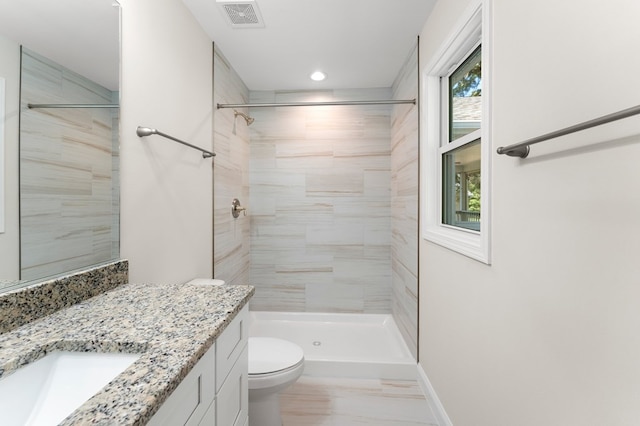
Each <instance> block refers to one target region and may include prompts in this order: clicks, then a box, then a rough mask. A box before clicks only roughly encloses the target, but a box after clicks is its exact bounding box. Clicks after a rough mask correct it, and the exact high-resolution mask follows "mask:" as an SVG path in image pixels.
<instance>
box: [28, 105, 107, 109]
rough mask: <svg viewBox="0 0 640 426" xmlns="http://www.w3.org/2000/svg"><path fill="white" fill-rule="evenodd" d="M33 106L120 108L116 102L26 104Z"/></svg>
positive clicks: (30, 107) (31, 107) (29, 106)
mask: <svg viewBox="0 0 640 426" xmlns="http://www.w3.org/2000/svg"><path fill="white" fill-rule="evenodd" d="M27 107H28V108H29V109H33V108H120V105H118V104H27Z"/></svg>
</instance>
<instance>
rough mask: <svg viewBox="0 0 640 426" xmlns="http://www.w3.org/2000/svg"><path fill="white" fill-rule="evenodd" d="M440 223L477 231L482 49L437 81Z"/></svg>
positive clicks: (478, 220)
mask: <svg viewBox="0 0 640 426" xmlns="http://www.w3.org/2000/svg"><path fill="white" fill-rule="evenodd" d="M440 84H441V86H442V87H441V91H440V94H441V96H442V95H444V96H442V97H443V102H442V108H441V111H440V113H441V114H442V116H443V118H444V120H445V121H446V126H447V128H446V131H443V132H442V133H441V140H440V156H441V158H442V223H444V224H447V225H451V226H457V227H460V228H465V229H471V230H474V231H480V215H481V213H480V188H481V182H480V177H481V170H480V165H481V158H482V153H481V150H480V144H481V140H482V135H481V125H482V48H481V47H480V46H479V47H476V48H475V49H474V50H473V52H472V53H471V54H470V55H469V56H468V57H467V58H465V59H464V62H463V63H462V64H461V65H460V66H458V67H457V68H456V69H455V70H454V71H453V72H452V73H451V74H450V75H448V76H444V77H441V78H440Z"/></svg>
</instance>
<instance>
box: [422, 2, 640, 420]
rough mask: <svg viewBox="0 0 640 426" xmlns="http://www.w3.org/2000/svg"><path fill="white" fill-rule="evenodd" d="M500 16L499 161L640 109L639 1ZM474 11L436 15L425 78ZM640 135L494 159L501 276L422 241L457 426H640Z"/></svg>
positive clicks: (456, 7)
mask: <svg viewBox="0 0 640 426" xmlns="http://www.w3.org/2000/svg"><path fill="white" fill-rule="evenodd" d="M493 3H494V4H493V8H494V14H493V24H494V26H493V38H494V46H493V47H494V49H493V51H494V58H493V71H494V86H493V89H494V90H493V102H494V104H493V123H492V125H493V140H492V141H490V143H491V144H492V148H493V149H492V152H494V153H495V148H497V147H498V146H503V145H508V144H510V143H515V142H518V141H521V140H524V139H527V138H530V137H534V136H538V135H540V134H543V133H545V132H549V131H552V130H556V129H558V128H561V127H565V126H568V125H572V124H575V123H578V122H581V121H585V120H588V119H591V118H595V117H598V116H601V115H604V114H607V113H610V112H614V111H617V110H620V109H623V108H627V107H630V106H634V105H638V104H639V103H640V89H639V88H638V86H637V84H636V81H635V80H636V74H637V70H638V69H639V68H640V56H639V55H637V51H638V48H637V42H638V40H639V39H640V26H638V25H637V17H638V16H640V3H638V2H637V1H636V0H612V1H609V2H601V1H579V0H564V1H562V2H558V1H556V0H542V1H538V2H535V3H531V2H528V1H527V2H525V1H523V0H494V2H493ZM466 4H467V1H466V0H447V1H440V2H439V3H438V4H437V5H436V7H435V9H434V11H433V14H432V15H431V16H430V18H429V20H428V22H427V23H426V25H425V29H424V30H423V32H422V34H421V64H422V66H424V65H425V64H426V63H428V61H429V60H430V57H431V56H432V55H433V53H434V51H435V49H437V48H438V45H439V43H440V42H441V41H442V40H443V39H444V38H445V37H446V35H447V33H448V31H449V28H450V27H451V26H452V25H453V24H454V23H455V22H456V16H457V15H458V14H459V13H460V12H461V11H462V10H464V8H465V7H466ZM485 60H486V58H485ZM639 129H640V117H636V118H630V119H627V120H625V121H620V122H618V123H616V124H612V125H607V126H602V127H600V128H598V129H593V130H588V131H585V132H582V133H580V134H577V135H574V136H570V137H565V138H561V139H557V140H554V141H549V142H547V143H546V144H544V145H542V144H541V145H536V146H533V147H532V154H531V155H530V158H528V159H526V160H522V161H520V160H518V159H513V158H508V157H503V156H498V155H496V154H493V158H492V162H493V166H492V167H493V193H492V197H493V198H492V207H493V223H492V226H493V235H492V239H493V241H492V249H493V256H492V257H493V262H492V265H491V266H487V265H484V264H481V263H478V262H476V261H473V260H470V259H468V258H465V257H463V256H461V255H458V254H456V253H453V252H451V251H449V250H447V249H444V248H441V247H439V246H436V245H434V244H431V243H428V242H425V241H421V247H420V341H419V347H420V361H421V364H422V366H423V367H424V369H425V372H426V374H427V375H428V377H429V379H430V381H431V383H432V384H433V386H434V388H435V390H436V392H437V394H438V396H439V398H440V400H441V401H442V403H443V405H444V407H445V409H446V411H447V413H448V414H449V417H450V418H451V420H452V421H453V424H455V425H456V426H464V425H473V426H483V425H487V426H489V425H490V426H497V425H504V426H511V425H518V426H526V425H541V424H544V425H637V424H639V423H640V404H639V403H638V395H639V394H640V369H639V368H638V360H639V359H640V339H639V338H638V330H639V329H640V309H639V308H638V300H640V285H639V284H638V283H639V281H638V276H640V262H638V253H640V238H639V237H640V222H638V221H637V220H636V219H637V218H638V217H639V213H640V195H638V191H637V188H636V186H637V183H638V182H640V167H639V166H638V158H640V131H639ZM423 130H424V129H423ZM423 134H424V131H423ZM484 142H485V141H483V143H484Z"/></svg>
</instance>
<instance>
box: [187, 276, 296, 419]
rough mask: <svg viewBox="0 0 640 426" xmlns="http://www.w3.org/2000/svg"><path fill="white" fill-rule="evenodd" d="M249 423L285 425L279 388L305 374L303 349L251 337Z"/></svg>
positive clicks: (219, 282)
mask: <svg viewBox="0 0 640 426" xmlns="http://www.w3.org/2000/svg"><path fill="white" fill-rule="evenodd" d="M187 284H192V285H200V286H208V285H224V281H223V280H212V279H202V278H199V279H194V280H191V281H189V282H188V283H187ZM248 341H249V343H248V345H249V348H248V351H247V352H248V354H249V426H282V418H281V416H280V400H279V395H278V394H279V393H280V391H282V390H284V389H286V388H287V387H289V386H290V385H292V384H293V383H295V381H296V380H298V378H299V377H300V376H301V375H302V372H303V370H304V352H303V351H302V348H301V347H300V346H298V345H296V344H295V343H292V342H289V341H287V340H283V339H276V338H274V337H249V339H248Z"/></svg>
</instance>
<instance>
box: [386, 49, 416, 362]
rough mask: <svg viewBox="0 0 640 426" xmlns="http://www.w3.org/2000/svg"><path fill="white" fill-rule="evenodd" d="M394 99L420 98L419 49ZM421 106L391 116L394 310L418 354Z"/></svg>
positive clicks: (396, 86)
mask: <svg viewBox="0 0 640 426" xmlns="http://www.w3.org/2000/svg"><path fill="white" fill-rule="evenodd" d="M393 97H394V99H413V98H417V97H418V56H417V48H416V49H414V50H413V51H412V52H411V54H410V55H409V57H408V59H407V61H406V62H405V64H404V66H403V67H402V69H401V71H400V73H399V74H398V77H397V78H396V81H395V82H394V85H393ZM418 121H419V117H418V109H417V107H416V106H415V105H410V104H409V105H404V104H402V105H395V106H394V107H393V109H392V114H391V203H392V205H393V209H392V214H391V230H392V231H391V255H392V258H391V265H392V267H391V270H392V287H391V288H392V292H393V297H392V311H393V316H394V319H395V321H396V323H397V324H398V327H399V329H400V332H401V334H402V336H403V338H404V340H405V342H406V343H407V346H408V347H409V349H410V350H411V352H412V354H413V355H414V356H416V357H417V345H418V180H419V178H418V156H419V152H418V149H419V141H418Z"/></svg>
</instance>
